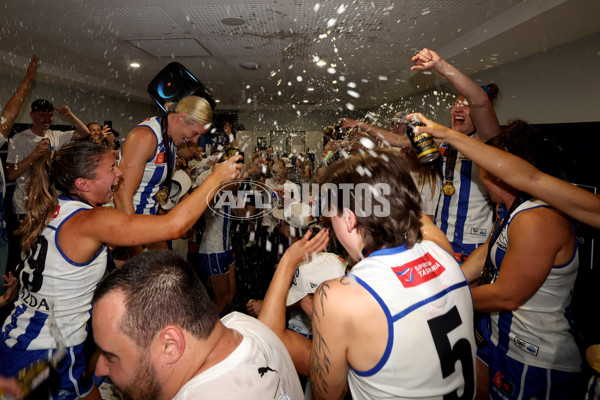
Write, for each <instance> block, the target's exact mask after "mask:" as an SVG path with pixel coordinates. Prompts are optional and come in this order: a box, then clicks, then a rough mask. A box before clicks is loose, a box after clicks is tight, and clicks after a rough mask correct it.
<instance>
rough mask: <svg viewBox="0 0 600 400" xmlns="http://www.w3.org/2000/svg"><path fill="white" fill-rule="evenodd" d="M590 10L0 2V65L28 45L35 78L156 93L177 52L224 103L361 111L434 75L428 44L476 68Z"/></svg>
mask: <svg viewBox="0 0 600 400" xmlns="http://www.w3.org/2000/svg"><path fill="white" fill-rule="evenodd" d="M598 15H600V1H598V0H452V1H451V0H418V1H417V0H412V1H411V0H396V1H392V0H372V1H363V0H353V1H352V0H94V1H91V0H3V1H2V2H0V27H1V28H0V72H4V73H15V74H19V76H22V73H23V70H22V68H24V67H25V66H26V65H27V62H28V60H29V58H30V57H31V55H32V54H36V55H38V56H39V57H40V58H41V59H42V61H43V64H42V65H41V67H40V69H39V70H38V80H42V81H45V82H53V83H59V84H61V85H68V86H72V87H80V88H84V89H88V90H93V91H99V92H101V93H105V94H109V95H112V96H117V97H123V98H130V99H132V100H136V101H144V102H148V103H151V102H152V101H151V100H150V98H149V96H148V94H147V92H146V87H147V85H148V83H149V82H150V80H151V79H152V78H153V77H154V76H155V75H156V74H157V72H158V71H159V70H160V69H162V68H163V67H164V66H165V65H167V64H168V63H170V62H172V61H178V62H180V63H182V64H183V65H185V66H186V67H187V68H188V69H189V70H190V71H191V72H192V73H193V74H194V75H195V76H196V77H197V78H198V79H200V80H201V81H202V82H203V83H204V84H205V85H206V86H207V88H208V89H209V90H210V91H211V92H212V93H213V95H214V97H215V99H218V100H219V101H220V104H219V105H218V108H221V109H234V110H236V109H237V110H241V109H247V108H258V109H270V110H277V109H278V108H280V107H290V106H291V105H292V104H294V105H295V107H298V108H307V107H308V108H320V109H336V108H338V107H349V108H356V109H368V108H369V107H374V106H376V105H379V104H381V103H384V102H386V101H389V100H394V99H398V98H401V97H403V96H407V95H411V94H415V93H418V92H420V91H423V90H425V89H427V88H430V87H431V86H432V85H433V84H434V80H433V79H432V78H433V77H432V75H427V74H416V73H414V72H411V71H410V66H411V65H412V64H411V61H410V59H411V57H412V56H413V55H414V54H415V53H416V52H417V50H419V49H421V48H423V47H430V48H432V49H435V50H437V51H438V52H439V53H440V54H441V55H442V56H443V57H445V58H446V59H448V60H450V61H451V62H452V63H453V64H455V65H457V66H458V67H459V68H460V69H462V70H463V71H465V72H467V73H468V74H472V73H475V72H478V71H482V70H485V69H489V68H495V67H501V66H502V64H505V63H509V62H512V61H515V60H518V59H520V58H524V57H528V56H531V55H533V54H535V53H539V52H544V51H547V50H549V49H551V48H553V47H555V46H558V45H561V44H565V43H569V42H571V41H575V40H577V39H579V38H583V37H585V36H588V35H591V34H594V33H596V32H598V31H600V22H598V21H599V19H598ZM317 60H324V61H325V62H326V65H325V66H324V67H319V66H317V64H316V61H317ZM131 62H138V63H139V64H141V67H139V68H137V69H134V68H132V67H130V63H131ZM244 66H245V67H246V68H248V67H250V68H251V67H252V66H258V69H246V68H244ZM309 88H313V89H314V91H308V89H309Z"/></svg>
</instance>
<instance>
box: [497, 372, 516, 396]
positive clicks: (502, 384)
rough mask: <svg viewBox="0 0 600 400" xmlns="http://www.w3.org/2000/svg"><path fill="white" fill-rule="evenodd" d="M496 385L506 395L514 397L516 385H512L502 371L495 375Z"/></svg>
mask: <svg viewBox="0 0 600 400" xmlns="http://www.w3.org/2000/svg"><path fill="white" fill-rule="evenodd" d="M494 385H496V387H497V388H498V389H500V390H501V391H502V392H504V393H506V394H507V395H509V396H512V394H513V392H514V390H515V385H514V384H512V383H510V382H509V381H508V380H507V379H506V378H505V377H504V376H503V375H502V374H501V373H500V371H498V372H496V375H494Z"/></svg>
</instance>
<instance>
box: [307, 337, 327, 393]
mask: <svg viewBox="0 0 600 400" xmlns="http://www.w3.org/2000/svg"><path fill="white" fill-rule="evenodd" d="M309 363H310V364H309V371H310V381H311V383H312V390H313V393H314V395H315V399H319V398H321V397H322V396H325V395H327V393H328V390H329V385H328V384H327V378H328V376H329V368H330V366H331V361H330V360H329V347H328V346H327V343H326V342H325V339H324V338H323V336H322V335H321V333H320V332H319V331H318V329H317V330H314V331H313V343H312V351H311V352H310V360H309Z"/></svg>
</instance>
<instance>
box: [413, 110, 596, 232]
mask: <svg viewBox="0 0 600 400" xmlns="http://www.w3.org/2000/svg"><path fill="white" fill-rule="evenodd" d="M413 116H416V117H417V118H419V119H420V120H421V121H422V122H423V123H425V124H426V126H424V127H419V128H417V132H426V133H429V134H430V135H431V136H434V137H436V138H438V139H441V140H443V141H445V142H448V143H450V144H451V145H452V146H453V147H455V148H456V149H457V150H458V151H460V152H461V153H462V154H464V155H465V156H466V157H468V158H469V159H471V160H473V161H474V162H475V163H476V164H478V165H479V166H480V167H481V168H484V169H485V170H487V171H488V172H490V173H491V174H492V175H494V176H496V177H498V178H500V179H501V180H503V181H504V182H505V183H507V184H509V185H510V186H512V187H513V188H515V189H517V190H521V191H523V192H525V193H528V194H530V195H532V196H533V197H535V198H538V199H540V200H542V201H545V202H546V203H548V204H550V205H551V206H552V207H554V208H557V209H559V210H560V211H562V212H564V213H565V214H567V215H569V216H570V217H572V218H575V219H577V220H579V221H581V222H583V223H585V224H588V225H590V226H593V227H595V228H600V196H599V195H595V194H592V193H590V192H588V191H587V190H584V189H581V188H579V187H577V186H575V185H572V184H570V183H568V182H565V181H563V180H561V179H558V178H555V177H553V176H550V175H548V174H545V173H543V172H542V171H540V170H539V169H537V168H536V167H534V166H533V165H531V164H530V163H528V162H527V161H525V160H523V159H521V158H519V157H516V156H514V155H512V154H509V153H507V152H504V151H502V150H500V149H497V148H495V147H492V146H488V145H486V144H483V143H481V142H479V141H477V140H474V139H471V138H469V137H468V136H466V135H463V134H461V133H460V132H456V131H453V130H452V129H449V128H446V127H445V126H442V125H439V124H437V123H435V122H433V121H431V120H429V119H427V118H425V117H424V116H423V115H421V114H412V115H409V116H408V117H407V118H412V117H413Z"/></svg>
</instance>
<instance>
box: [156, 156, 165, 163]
mask: <svg viewBox="0 0 600 400" xmlns="http://www.w3.org/2000/svg"><path fill="white" fill-rule="evenodd" d="M164 163H165V153H158V154H157V155H156V161H155V162H154V164H164Z"/></svg>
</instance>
